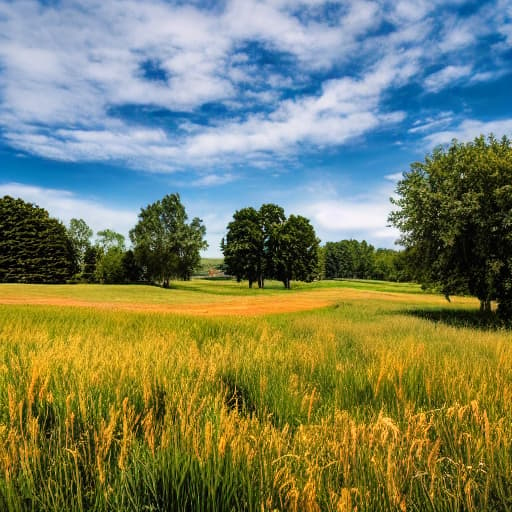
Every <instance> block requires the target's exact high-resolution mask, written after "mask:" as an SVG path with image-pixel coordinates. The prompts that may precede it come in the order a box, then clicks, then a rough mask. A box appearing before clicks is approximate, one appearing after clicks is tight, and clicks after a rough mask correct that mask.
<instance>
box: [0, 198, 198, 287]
mask: <svg viewBox="0 0 512 512" xmlns="http://www.w3.org/2000/svg"><path fill="white" fill-rule="evenodd" d="M0 234H1V236H0V282H21V283H24V282H25V283H64V282H70V281H71V282H88V283H129V282H131V283H133V282H157V283H160V284H162V285H163V286H164V287H168V286H169V281H170V280H171V279H189V278H190V276H191V274H192V272H193V271H194V269H195V268H196V267H197V266H198V265H199V263H200V260H201V257H200V251H201V250H203V249H205V248H206V247H207V243H206V241H205V240H204V236H205V234H206V228H205V227H204V225H203V223H202V221H201V219H199V218H194V219H192V221H190V222H189V221H188V216H187V213H186V211H185V207H184V206H183V204H182V203H181V200H180V196H179V195H178V194H170V195H167V196H165V197H164V198H163V199H161V200H159V201H156V202H155V203H153V204H150V205H148V206H147V207H146V208H142V209H141V211H140V213H139V220H138V222H137V224H136V225H135V227H134V228H133V229H132V230H131V231H130V240H131V242H132V246H133V249H127V248H126V240H125V237H124V236H123V235H122V234H120V233H117V232H115V231H113V230H111V229H104V230H101V231H98V232H97V233H96V239H95V241H94V242H93V241H92V238H93V231H92V229H91V228H90V227H89V226H88V225H87V223H86V222H85V221H84V220H83V219H71V221H70V223H69V227H68V228H66V227H65V226H64V224H63V223H62V222H60V221H58V220H57V219H54V218H52V217H50V215H49V214H48V212H47V211H46V210H45V209H43V208H40V207H38V206H36V205H33V204H30V203H27V202H25V201H23V200H22V199H14V198H12V197H9V196H5V197H3V198H2V199H0Z"/></svg>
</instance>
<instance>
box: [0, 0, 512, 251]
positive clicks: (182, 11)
mask: <svg viewBox="0 0 512 512" xmlns="http://www.w3.org/2000/svg"><path fill="white" fill-rule="evenodd" d="M511 90H512V2H511V0H496V1H489V2H485V1H484V2H482V1H471V2H466V1H461V0H453V1H450V0H414V1H400V0H398V1H392V0H380V1H375V2H373V1H343V2H336V1H329V2H324V1H322V0H304V1H301V0H260V1H257V0H238V1H235V0H232V1H204V2H201V1H190V2H186V1H164V0H147V1H136V0H117V1H115V2H114V1H112V2H104V1H103V0H74V1H72V0H69V1H58V0H45V1H40V2H37V1H32V0H15V1H6V0H0V196H2V195H4V194H10V195H13V196H17V197H22V198H23V199H25V200H28V201H31V202H35V203H37V204H39V205H40V206H43V207H45V208H47V209H48V210H49V211H50V213H51V214H52V215H54V216H56V217H58V218H60V219H62V220H63V221H65V222H67V221H68V220H69V219H70V218H71V217H82V218H84V219H85V220H86V221H87V222H88V223H89V224H90V225H91V227H92V228H93V229H95V230H99V229H103V228H107V227H109V228H112V229H116V230H118V231H120V232H122V233H124V234H127V232H128V230H129V229H130V228H131V227H132V226H133V225H134V224H135V222H136V219H137V213H138V211H139V209H140V208H141V207H143V206H145V205H147V204H148V203H150V202H153V201H155V200H156V199H159V198H161V197H162V196H163V195H165V194H167V193H172V192H179V193H180V195H181V197H182V200H183V203H184V204H185V206H186V208H187V212H188V213H189V215H190V217H192V216H199V217H201V218H202V219H203V220H204V222H205V225H206V227H207V238H208V241H209V244H210V248H209V250H208V251H207V255H211V256H216V255H219V254H220V249H219V242H220V239H221V237H222V236H223V235H224V230H225V227H226V224H227V223H228V222H229V220H230V218H231V216H232V214H233V212H234V211H235V210H236V209H239V208H242V207H244V206H248V205H253V206H256V207H259V205H260V204H262V203H265V202H275V203H278V204H280V205H282V206H283V207H284V208H285V210H286V212H287V213H288V214H290V213H298V214H302V215H305V216H307V217H309V218H310V219H311V221H312V223H313V225H314V226H315V229H316V230H317V233H318V235H319V236H320V238H321V239H322V241H324V242H325V241H329V240H340V239H342V238H358V239H363V238H365V239H366V240H368V241H370V242H371V243H373V244H374V245H376V246H379V247H393V243H394V240H395V239H396V236H397V234H396V232H395V231H394V230H393V229H392V228H389V227H387V226H386V224H387V221H386V218H387V215H388V212H389V211H390V208H391V205H390V203H389V197H390V196H391V195H392V193H393V189H394V186H395V182H396V180H397V179H398V177H399V176H400V174H401V173H402V172H403V171H405V170H407V169H408V168H409V164H410V163H411V162H413V161H415V160H421V159H423V158H424V156H425V154H426V153H427V152H429V151H431V150H432V148H433V147H434V146H436V145H438V144H446V143H449V142H450V140H451V139H452V138H454V137H455V138H458V139H459V140H471V139H472V138H473V137H475V136H477V135H479V134H481V133H484V134H488V133H490V132H493V133H495V134H496V135H497V136H502V135H507V136H511V135H512V102H511V101H510V92H511Z"/></svg>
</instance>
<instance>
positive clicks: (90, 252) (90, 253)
mask: <svg viewBox="0 0 512 512" xmlns="http://www.w3.org/2000/svg"><path fill="white" fill-rule="evenodd" d="M101 254H102V253H101V250H100V248H99V247H97V246H95V245H94V246H91V247H88V248H87V249H86V251H85V254H84V268H83V271H82V280H83V281H85V282H87V283H96V282H97V278H96V265H97V263H98V261H99V259H100V258H101Z"/></svg>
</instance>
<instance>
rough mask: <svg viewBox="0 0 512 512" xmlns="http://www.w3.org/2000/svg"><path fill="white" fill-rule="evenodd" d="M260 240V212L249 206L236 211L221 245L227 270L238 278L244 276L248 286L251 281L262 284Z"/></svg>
mask: <svg viewBox="0 0 512 512" xmlns="http://www.w3.org/2000/svg"><path fill="white" fill-rule="evenodd" d="M263 242H264V239H263V229H262V225H261V218H260V215H259V212H258V211H256V210H255V209H254V208H252V207H249V208H242V209H241V210H238V211H236V212H235V213H234V215H233V220H232V221H231V222H230V223H229V224H228V227H227V234H226V239H225V241H224V239H223V240H222V244H221V247H222V252H223V253H224V263H225V265H226V268H227V272H228V274H231V275H234V276H235V277H236V278H237V280H238V281H240V280H241V279H247V280H248V281H249V288H251V287H252V283H254V282H258V284H259V285H260V287H261V286H262V284H261V278H260V276H261V274H262V271H263V258H264V253H263V248H264V244H263Z"/></svg>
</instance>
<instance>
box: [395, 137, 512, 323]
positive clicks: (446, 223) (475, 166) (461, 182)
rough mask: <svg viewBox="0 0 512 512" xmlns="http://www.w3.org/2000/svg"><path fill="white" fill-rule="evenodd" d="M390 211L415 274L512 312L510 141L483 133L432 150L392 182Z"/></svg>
mask: <svg viewBox="0 0 512 512" xmlns="http://www.w3.org/2000/svg"><path fill="white" fill-rule="evenodd" d="M397 194H398V198H397V199H394V200H392V202H393V204H395V206H397V210H395V211H394V212H393V213H392V214H391V215H390V217H389V220H390V221H391V223H392V224H393V225H395V226H396V227H397V228H399V229H400V231H401V233H402V235H401V238H400V240H399V242H400V243H401V244H402V245H404V246H405V247H407V248H409V249H410V252H411V254H412V255H416V258H415V266H416V268H417V269H418V277H419V278H420V279H421V280H422V282H423V283H425V284H434V285H438V286H439V287H441V289H442V291H443V292H444V293H445V295H446V296H447V297H448V296H449V295H451V294H455V293H459V292H469V293H470V294H472V295H475V296H476V297H478V299H479V300H480V303H481V309H482V310H490V305H491V300H494V299H496V300H497V302H498V312H499V313H500V314H501V315H503V316H504V317H508V318H510V317H512V146H511V142H510V140H509V139H507V138H506V137H504V138H503V139H501V140H497V139H495V138H494V137H493V136H490V137H488V138H487V139H486V138H484V137H483V136H481V137H478V138H476V139H475V140H474V141H473V142H469V143H466V144H465V143H460V142H457V141H453V143H452V144H451V145H450V147H448V148H437V149H436V150H434V152H433V153H432V154H431V155H428V156H427V157H426V158H425V161H424V162H416V163H414V164H412V165H411V168H410V171H409V172H406V173H404V176H403V179H402V180H401V181H399V182H398V185H397Z"/></svg>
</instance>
